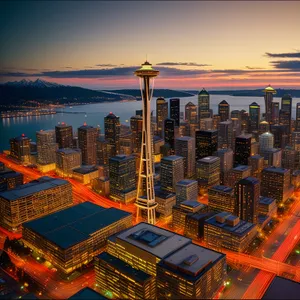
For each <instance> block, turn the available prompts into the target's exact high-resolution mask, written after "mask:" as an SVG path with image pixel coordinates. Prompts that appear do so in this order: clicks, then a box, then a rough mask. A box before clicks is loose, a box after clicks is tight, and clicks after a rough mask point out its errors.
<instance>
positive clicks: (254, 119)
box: [249, 102, 260, 132]
mask: <svg viewBox="0 0 300 300" xmlns="http://www.w3.org/2000/svg"><path fill="white" fill-rule="evenodd" d="M259 122H260V106H259V105H258V104H257V103H256V102H252V103H251V104H250V105H249V132H253V131H254V132H255V131H258V129H259Z"/></svg>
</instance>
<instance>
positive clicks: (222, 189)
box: [210, 185, 233, 193]
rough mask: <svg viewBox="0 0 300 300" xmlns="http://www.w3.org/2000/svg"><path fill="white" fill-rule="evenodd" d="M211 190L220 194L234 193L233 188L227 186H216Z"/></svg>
mask: <svg viewBox="0 0 300 300" xmlns="http://www.w3.org/2000/svg"><path fill="white" fill-rule="evenodd" d="M210 190H214V191H220V192H224V193H231V192H232V191H233V188H231V187H229V186H226V185H215V186H213V187H211V188H210Z"/></svg>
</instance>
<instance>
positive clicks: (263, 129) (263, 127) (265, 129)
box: [258, 121, 270, 134]
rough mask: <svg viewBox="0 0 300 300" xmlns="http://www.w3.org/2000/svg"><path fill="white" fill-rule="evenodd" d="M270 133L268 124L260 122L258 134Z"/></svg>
mask: <svg viewBox="0 0 300 300" xmlns="http://www.w3.org/2000/svg"><path fill="white" fill-rule="evenodd" d="M268 131H270V124H269V123H268V122H267V121H261V122H260V123H259V131H258V132H259V134H263V133H265V132H268Z"/></svg>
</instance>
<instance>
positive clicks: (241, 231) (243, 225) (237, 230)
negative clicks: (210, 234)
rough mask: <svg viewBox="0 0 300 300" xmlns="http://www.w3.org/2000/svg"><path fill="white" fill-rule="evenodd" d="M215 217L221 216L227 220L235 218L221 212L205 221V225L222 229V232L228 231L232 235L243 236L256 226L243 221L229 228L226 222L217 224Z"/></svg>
mask: <svg viewBox="0 0 300 300" xmlns="http://www.w3.org/2000/svg"><path fill="white" fill-rule="evenodd" d="M217 216H221V217H225V218H229V219H234V218H236V216H233V215H231V214H230V213H229V212H221V213H218V214H216V215H214V216H213V217H211V218H209V219H207V220H206V221H205V222H206V223H207V224H210V225H213V226H215V227H219V228H222V229H223V230H225V231H228V232H230V233H232V234H234V235H238V236H243V235H245V234H247V233H248V232H249V231H251V230H252V229H253V228H254V227H255V226H256V225H255V224H253V223H249V222H246V221H243V220H240V221H239V223H238V224H237V225H235V226H230V225H228V224H227V223H226V221H225V222H224V223H220V222H218V221H217V220H216V218H217Z"/></svg>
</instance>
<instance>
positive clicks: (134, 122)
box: [130, 115, 143, 153]
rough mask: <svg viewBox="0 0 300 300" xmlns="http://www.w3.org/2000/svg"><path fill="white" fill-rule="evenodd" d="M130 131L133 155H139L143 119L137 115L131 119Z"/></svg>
mask: <svg viewBox="0 0 300 300" xmlns="http://www.w3.org/2000/svg"><path fill="white" fill-rule="evenodd" d="M130 129H131V139H132V150H133V152H134V153H140V152H141V146H142V132H143V118H142V117H141V116H138V115H136V116H134V117H131V118H130Z"/></svg>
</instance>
